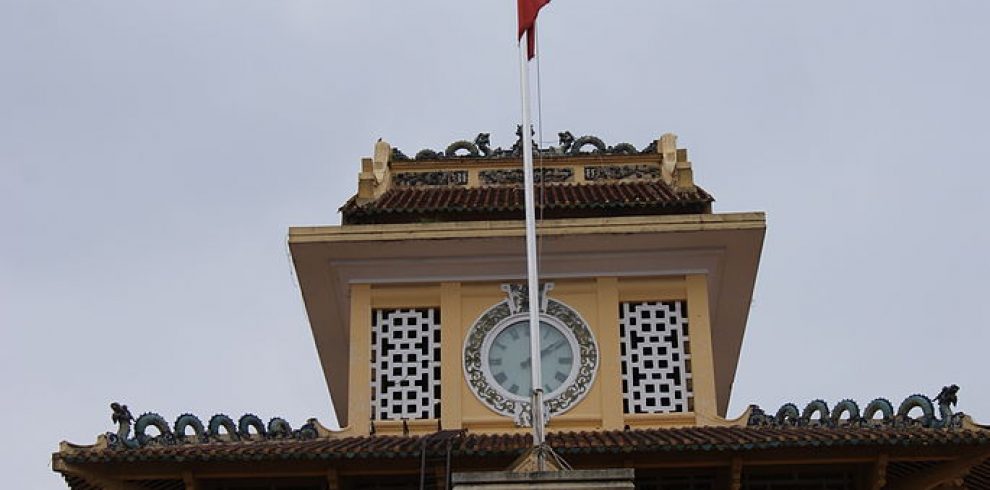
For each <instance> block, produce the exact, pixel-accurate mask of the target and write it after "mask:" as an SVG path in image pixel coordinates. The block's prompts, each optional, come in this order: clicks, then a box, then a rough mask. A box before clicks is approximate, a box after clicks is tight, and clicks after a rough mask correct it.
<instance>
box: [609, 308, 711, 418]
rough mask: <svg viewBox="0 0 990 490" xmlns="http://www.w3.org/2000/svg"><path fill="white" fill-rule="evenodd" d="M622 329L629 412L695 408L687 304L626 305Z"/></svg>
mask: <svg viewBox="0 0 990 490" xmlns="http://www.w3.org/2000/svg"><path fill="white" fill-rule="evenodd" d="M619 329H620V336H621V341H622V348H621V351H622V394H623V406H624V408H625V412H626V413H665V412H686V411H690V410H692V409H693V406H692V402H691V401H690V400H691V397H692V393H691V383H690V379H691V373H690V364H689V363H688V360H689V359H690V353H689V349H688V320H687V304H686V303H685V302H684V301H653V302H637V303H621V304H620V307H619Z"/></svg>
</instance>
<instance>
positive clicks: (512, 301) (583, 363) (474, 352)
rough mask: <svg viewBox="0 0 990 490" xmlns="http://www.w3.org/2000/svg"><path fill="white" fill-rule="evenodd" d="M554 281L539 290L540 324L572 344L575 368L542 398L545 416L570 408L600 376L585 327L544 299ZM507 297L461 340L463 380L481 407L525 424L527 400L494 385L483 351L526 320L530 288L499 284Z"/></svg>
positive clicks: (576, 317) (592, 342)
mask: <svg viewBox="0 0 990 490" xmlns="http://www.w3.org/2000/svg"><path fill="white" fill-rule="evenodd" d="M552 288H553V283H545V284H543V287H542V288H541V291H540V303H541V304H540V320H541V321H544V322H547V323H549V324H551V325H553V326H555V327H556V328H558V329H560V330H561V332H562V333H563V334H564V336H565V337H567V338H568V340H569V341H571V342H572V348H573V349H574V357H575V361H574V368H573V369H571V373H570V374H569V376H568V378H567V379H566V380H565V381H564V383H563V384H561V386H560V387H559V388H557V389H556V390H554V392H553V393H548V394H547V395H552V396H547V397H546V398H545V399H544V402H543V403H544V405H545V406H544V410H545V412H546V414H547V415H549V416H553V415H559V414H562V413H564V412H566V411H567V410H569V409H571V408H573V407H574V406H575V405H577V403H578V402H579V401H581V400H582V399H583V398H584V397H585V396H586V395H587V394H588V392H589V391H590V390H591V386H592V385H593V384H594V381H595V375H596V374H597V373H598V359H599V358H598V344H597V343H596V342H595V337H594V334H592V332H591V328H589V327H588V323H587V322H586V321H585V320H584V318H582V317H581V315H580V314H579V313H578V312H577V311H575V310H574V309H573V308H571V307H570V306H568V305H566V304H565V303H563V302H561V301H558V300H555V299H552V298H550V297H548V295H547V292H548V291H549V290H550V289H552ZM502 290H503V291H505V292H506V296H507V297H506V299H504V300H502V301H500V302H498V303H496V304H495V305H492V306H491V307H490V308H488V309H487V310H485V312H484V313H482V314H481V316H479V317H478V319H477V320H475V322H474V323H473V324H472V325H471V328H470V329H469V331H468V334H467V337H466V338H465V340H464V363H463V368H464V378H465V379H466V380H467V384H468V387H470V389H471V392H472V393H474V395H475V397H477V398H478V400H480V401H481V402H482V403H483V404H484V405H485V406H487V407H488V408H490V409H491V410H493V411H495V412H498V413H500V414H502V415H506V416H510V417H514V418H515V419H516V422H517V423H520V424H521V425H527V421H528V415H529V413H530V402H529V399H528V398H523V397H520V396H516V395H512V394H511V393H509V392H508V391H507V390H505V389H504V388H502V387H501V386H499V385H498V383H496V382H495V381H494V377H493V376H492V374H491V371H490V370H489V367H488V363H487V362H485V358H484V353H485V352H486V349H485V347H488V346H490V344H491V342H492V339H493V338H494V336H495V335H497V334H498V333H499V332H500V331H501V330H502V329H503V328H505V327H506V326H508V325H511V324H513V323H516V322H518V321H519V320H520V319H525V318H527V315H526V312H528V311H529V301H528V290H527V288H526V286H524V285H520V284H503V285H502Z"/></svg>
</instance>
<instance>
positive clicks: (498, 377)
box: [495, 373, 509, 384]
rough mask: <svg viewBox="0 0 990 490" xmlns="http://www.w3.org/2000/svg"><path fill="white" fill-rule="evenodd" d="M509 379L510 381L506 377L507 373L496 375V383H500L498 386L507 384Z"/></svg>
mask: <svg viewBox="0 0 990 490" xmlns="http://www.w3.org/2000/svg"><path fill="white" fill-rule="evenodd" d="M507 379H509V377H508V376H506V375H505V373H498V374H496V375H495V381H498V384H502V383H505V380H507Z"/></svg>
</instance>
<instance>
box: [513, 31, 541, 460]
mask: <svg viewBox="0 0 990 490" xmlns="http://www.w3.org/2000/svg"><path fill="white" fill-rule="evenodd" d="M533 27H534V28H535V23H534V26H533ZM528 37H529V36H525V35H524V36H520V38H519V82H520V84H521V88H522V144H523V145H522V156H523V185H524V187H525V208H526V279H527V285H528V288H527V289H529V341H530V342H529V354H530V359H531V362H530V369H531V370H532V371H531V380H532V387H533V391H532V397H531V400H530V409H531V410H532V423H533V446H534V447H536V448H540V447H542V446H543V443H544V441H545V434H544V424H545V421H544V420H543V380H542V374H543V373H542V367H541V362H540V361H541V359H540V306H541V305H540V284H539V271H538V265H537V263H536V209H535V207H536V206H535V201H536V199H535V197H534V195H533V194H534V179H533V136H532V134H531V133H530V128H531V127H532V122H531V118H530V104H529V49H528V46H527V44H528V41H527V38H528ZM537 457H538V461H539V467H540V468H539V469H540V470H541V471H542V470H543V455H542V453H541V452H538V455H537Z"/></svg>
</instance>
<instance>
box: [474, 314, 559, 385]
mask: <svg viewBox="0 0 990 490" xmlns="http://www.w3.org/2000/svg"><path fill="white" fill-rule="evenodd" d="M486 361H487V364H488V371H489V373H491V376H492V379H493V380H494V381H495V383H496V384H498V386H501V387H502V388H503V389H504V390H505V391H508V392H509V393H510V394H511V395H514V396H515V397H522V398H528V397H529V396H530V394H531V390H532V377H531V372H532V360H531V357H530V336H529V321H528V320H518V321H515V322H512V323H510V324H508V325H506V326H505V327H504V328H502V329H501V330H499V331H497V332H496V333H495V335H494V337H493V338H492V341H491V344H490V345H488V349H487V354H486ZM540 362H541V369H540V372H541V373H542V383H543V392H544V394H546V395H551V394H552V393H554V392H555V391H557V389H558V388H560V387H561V386H563V385H564V383H565V382H566V381H567V380H568V379H569V378H570V377H571V374H572V373H573V371H574V346H573V345H572V341H571V339H570V338H568V337H567V336H566V335H564V333H563V331H562V330H561V329H560V328H558V327H556V326H554V325H552V324H550V323H547V322H545V321H541V322H540Z"/></svg>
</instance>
